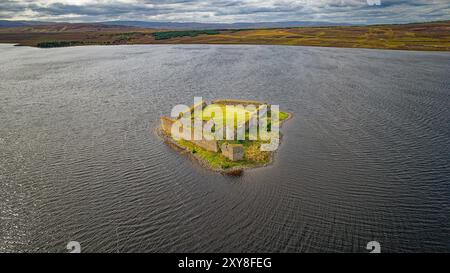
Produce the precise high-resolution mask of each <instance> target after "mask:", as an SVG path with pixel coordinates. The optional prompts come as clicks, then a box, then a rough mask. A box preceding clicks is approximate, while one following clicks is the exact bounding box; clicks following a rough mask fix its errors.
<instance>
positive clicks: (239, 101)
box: [212, 100, 267, 106]
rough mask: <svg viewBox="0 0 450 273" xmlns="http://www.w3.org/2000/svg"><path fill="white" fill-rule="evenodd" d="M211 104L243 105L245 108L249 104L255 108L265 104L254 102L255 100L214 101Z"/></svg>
mask: <svg viewBox="0 0 450 273" xmlns="http://www.w3.org/2000/svg"><path fill="white" fill-rule="evenodd" d="M212 103H214V104H223V105H243V106H246V105H249V104H253V105H255V106H259V105H262V104H267V103H265V102H261V101H255V100H214V101H212Z"/></svg>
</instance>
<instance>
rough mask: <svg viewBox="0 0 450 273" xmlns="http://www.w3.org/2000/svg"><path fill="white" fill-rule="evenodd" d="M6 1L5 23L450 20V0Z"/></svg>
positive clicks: (0, 3)
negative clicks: (38, 21) (377, 1)
mask: <svg viewBox="0 0 450 273" xmlns="http://www.w3.org/2000/svg"><path fill="white" fill-rule="evenodd" d="M380 1H381V5H379V6H377V5H369V4H368V3H369V2H376V0H119V1H112V0H0V19H3V20H42V21H70V22H91V21H112V20H145V21H177V22H221V23H232V22H268V21H270V22H273V21H328V22H338V23H403V22H417V21H435V20H450V0H380Z"/></svg>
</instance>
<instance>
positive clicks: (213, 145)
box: [191, 139, 219, 153]
mask: <svg viewBox="0 0 450 273" xmlns="http://www.w3.org/2000/svg"><path fill="white" fill-rule="evenodd" d="M191 142H192V143H194V144H195V145H197V146H199V147H200V148H203V149H205V150H207V151H210V152H215V153H217V152H219V145H218V144H217V141H216V140H206V139H202V140H192V141H191Z"/></svg>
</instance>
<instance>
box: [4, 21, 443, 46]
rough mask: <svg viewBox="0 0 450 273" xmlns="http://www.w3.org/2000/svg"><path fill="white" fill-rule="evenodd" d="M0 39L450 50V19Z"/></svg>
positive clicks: (52, 29) (49, 29) (48, 30)
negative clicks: (376, 23)
mask: <svg viewBox="0 0 450 273" xmlns="http://www.w3.org/2000/svg"><path fill="white" fill-rule="evenodd" d="M0 43H14V44H18V45H25V46H37V47H60V46H75V45H118V44H261V45H292V46H326V47H347V48H378V49H398V50H428V51H450V21H442V22H430V23H415V24H404V25H372V26H342V27H339V26H338V27H336V26H333V27H295V28H270V29H237V30H205V31H201V30H163V29H148V28H136V27H126V26H106V25H101V24H65V23H60V24H52V25H39V26H29V27H15V28H0Z"/></svg>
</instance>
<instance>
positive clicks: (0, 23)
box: [0, 20, 351, 29]
mask: <svg viewBox="0 0 450 273" xmlns="http://www.w3.org/2000/svg"><path fill="white" fill-rule="evenodd" d="M59 24H69V23H68V22H43V21H9V20H0V28H8V27H27V26H37V25H59ZM85 24H89V25H96V24H98V25H106V26H127V27H141V28H158V29H242V28H243V29H247V28H283V27H301V26H350V25H351V24H343V23H331V22H310V21H289V22H259V23H229V24H227V23H197V22H148V21H106V22H86V23H85Z"/></svg>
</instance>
